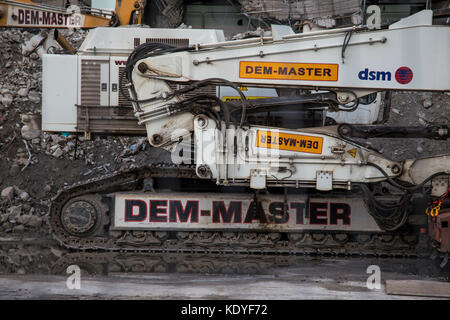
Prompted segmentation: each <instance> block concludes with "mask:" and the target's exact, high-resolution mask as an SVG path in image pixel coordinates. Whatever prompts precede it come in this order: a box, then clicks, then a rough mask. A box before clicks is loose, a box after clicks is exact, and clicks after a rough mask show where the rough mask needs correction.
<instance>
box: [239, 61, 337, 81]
mask: <svg viewBox="0 0 450 320" xmlns="http://www.w3.org/2000/svg"><path fill="white" fill-rule="evenodd" d="M338 69H339V65H338V64H332V63H291V62H261V61H241V62H240V64H239V77H240V78H245V79H276V80H307V81H337V80H338Z"/></svg>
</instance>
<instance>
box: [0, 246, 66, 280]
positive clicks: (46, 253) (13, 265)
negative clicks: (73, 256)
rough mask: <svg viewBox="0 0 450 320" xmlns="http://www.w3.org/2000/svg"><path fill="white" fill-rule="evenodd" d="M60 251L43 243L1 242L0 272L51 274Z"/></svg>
mask: <svg viewBox="0 0 450 320" xmlns="http://www.w3.org/2000/svg"><path fill="white" fill-rule="evenodd" d="M60 255H61V253H60V252H59V251H58V249H56V248H53V247H49V246H48V245H45V243H43V244H41V245H37V244H29V243H27V244H24V243H21V244H17V243H9V244H6V243H3V244H2V245H1V246H0V274H20V275H22V274H38V273H39V274H51V273H52V265H54V264H55V262H56V261H57V260H58V257H59V256H60Z"/></svg>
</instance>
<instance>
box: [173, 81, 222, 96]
mask: <svg viewBox="0 0 450 320" xmlns="http://www.w3.org/2000/svg"><path fill="white" fill-rule="evenodd" d="M169 86H170V89H172V90H180V89H182V88H184V87H186V85H184V84H178V83H174V82H169ZM203 94H206V95H210V96H216V86H214V85H209V86H204V87H200V88H198V89H195V90H192V91H190V92H188V93H185V94H183V95H182V97H183V98H184V99H189V98H192V97H195V96H198V95H203Z"/></svg>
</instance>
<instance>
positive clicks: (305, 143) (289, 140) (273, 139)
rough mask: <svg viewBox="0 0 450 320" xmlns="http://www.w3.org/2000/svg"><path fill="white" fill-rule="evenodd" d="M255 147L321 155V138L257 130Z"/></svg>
mask: <svg viewBox="0 0 450 320" xmlns="http://www.w3.org/2000/svg"><path fill="white" fill-rule="evenodd" d="M256 146H257V147H260V148H269V149H280V150H287V151H296V152H305V153H315V154H322V146H323V138H322V137H314V136H305V135H302V134H292V133H284V132H274V131H265V130H257V140H256Z"/></svg>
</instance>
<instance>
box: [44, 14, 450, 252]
mask: <svg viewBox="0 0 450 320" xmlns="http://www.w3.org/2000/svg"><path fill="white" fill-rule="evenodd" d="M180 32H181V31H180ZM449 56H450V28H449V27H448V26H437V25H432V12H431V11H429V10H425V11H421V12H419V13H417V14H415V15H413V16H410V17H408V18H405V19H402V20H400V21H398V22H396V23H394V24H391V25H390V26H389V27H387V28H382V29H368V28H367V26H354V27H348V28H340V29H334V30H323V31H312V32H308V33H299V34H296V33H294V32H293V31H292V29H290V28H289V27H286V26H273V27H272V35H271V36H270V37H257V38H249V39H242V40H235V41H216V42H212V43H193V44H189V45H185V46H173V45H169V44H162V43H158V42H151V41H150V42H146V43H142V44H140V45H138V46H137V47H136V48H135V49H134V50H133V52H132V53H131V54H130V55H129V57H128V59H127V62H126V65H125V71H124V72H123V73H122V76H121V77H120V84H119V85H118V86H116V88H117V89H118V90H120V94H121V95H122V96H123V97H126V98H127V99H128V100H129V101H130V102H131V103H132V106H133V110H134V115H135V116H136V118H137V119H138V122H139V123H140V124H142V125H144V126H145V128H146V132H147V136H148V139H149V143H150V144H151V145H152V146H153V147H157V148H163V149H165V150H167V151H169V152H170V153H171V155H172V161H173V163H171V164H149V165H148V166H146V167H141V168H134V169H130V170H128V171H125V172H120V173H116V174H113V175H108V176H104V177H101V178H97V179H93V180H89V181H85V182H80V183H77V184H76V185H73V186H71V187H67V188H65V189H63V190H61V191H60V192H59V193H58V195H57V196H55V198H54V199H53V202H52V205H51V208H50V214H51V225H52V228H53V232H54V235H55V236H56V238H57V239H58V240H59V241H60V242H61V243H62V244H63V245H65V246H67V247H70V248H75V249H105V250H180V251H183V250H186V251H189V252H192V251H196V250H199V251H208V252H246V253H248V252H250V253H261V252H262V253H268V252H272V253H331V254H380V255H407V256H409V255H413V256H414V255H421V254H423V253H424V252H425V253H426V252H430V251H428V250H429V248H428V243H431V244H432V245H433V246H434V247H435V248H436V249H437V250H438V251H439V252H441V253H442V254H443V255H445V254H448V251H449V233H448V222H449V220H450V211H449V209H448V202H447V199H446V198H447V194H448V191H449V186H450V183H449V181H450V180H449V179H450V155H449V154H445V151H448V150H443V152H444V154H443V155H441V156H435V157H430V158H423V159H410V160H405V161H401V162H398V161H393V160H390V159H388V158H386V157H385V156H383V155H382V154H380V153H379V152H377V151H375V150H373V149H371V148H370V147H368V146H367V145H366V144H365V142H364V139H367V138H375V137H383V138H398V137H402V138H417V137H420V138H427V139H448V137H449V131H448V126H428V127H386V126H383V125H373V124H364V123H360V124H348V123H339V124H337V125H336V124H335V125H333V124H332V123H331V125H325V123H324V121H322V123H319V124H317V123H316V124H311V122H310V121H306V119H307V117H308V115H309V116H310V115H311V114H317V115H321V114H322V115H323V113H324V111H327V110H328V111H334V112H343V113H348V114H350V113H352V112H355V110H358V107H359V106H358V104H359V101H361V100H360V99H361V98H363V97H367V96H368V95H370V94H374V93H376V92H380V91H408V90H409V91H436V92H448V91H450V75H449V70H450V60H449V59H448V57H449ZM209 85H214V86H223V87H229V88H231V89H232V90H234V91H235V92H236V95H237V96H239V97H240V100H239V99H236V100H235V101H223V100H222V99H219V98H218V97H217V95H215V94H208V93H205V92H203V91H202V88H205V87H206V86H209ZM243 86H245V87H259V88H276V89H277V90H279V91H280V92H281V91H285V92H286V91H288V90H287V89H290V90H292V91H296V92H297V93H299V94H289V95H280V96H279V97H271V98H265V99H252V100H250V99H247V98H246V96H245V93H244V92H245V91H242V90H241V88H242V87H243ZM257 116H261V117H264V119H265V121H264V125H262V124H261V122H260V121H255V119H257V118H258V117H257ZM319 122H320V121H319ZM305 124H306V125H305ZM328 124H329V123H328ZM430 239H431V241H428V240H430Z"/></svg>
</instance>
